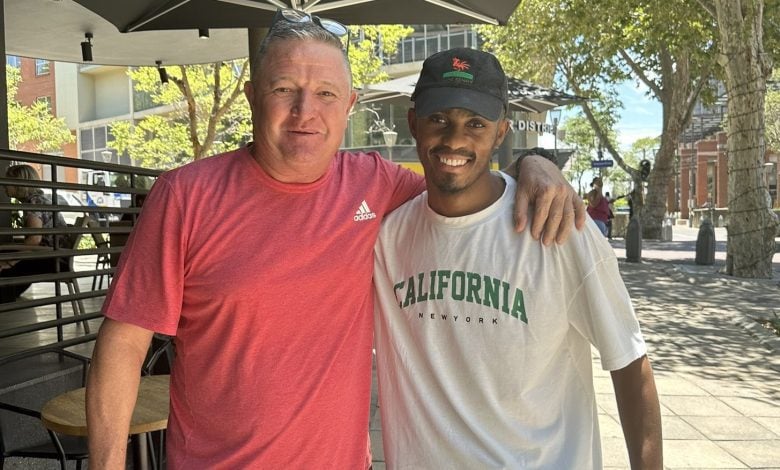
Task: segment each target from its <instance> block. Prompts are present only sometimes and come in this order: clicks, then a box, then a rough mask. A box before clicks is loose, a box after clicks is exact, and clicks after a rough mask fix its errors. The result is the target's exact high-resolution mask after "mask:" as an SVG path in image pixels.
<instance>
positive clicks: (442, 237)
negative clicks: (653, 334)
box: [374, 49, 662, 469]
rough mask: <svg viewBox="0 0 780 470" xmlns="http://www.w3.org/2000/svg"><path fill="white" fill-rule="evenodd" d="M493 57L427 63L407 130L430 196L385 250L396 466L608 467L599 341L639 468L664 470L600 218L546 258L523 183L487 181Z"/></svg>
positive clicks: (500, 104) (500, 178) (407, 211)
mask: <svg viewBox="0 0 780 470" xmlns="http://www.w3.org/2000/svg"><path fill="white" fill-rule="evenodd" d="M506 83H507V82H506V76H505V75H504V72H503V70H502V69H501V65H500V64H499V63H498V61H497V60H496V58H495V57H493V56H492V55H490V54H487V53H484V52H479V51H475V50H471V49H453V50H449V51H445V52H442V53H438V54H435V55H433V56H431V57H430V58H429V59H428V60H426V61H425V63H424V65H423V69H422V72H421V75H420V79H419V81H418V82H417V85H416V88H415V92H414V94H413V95H412V101H414V103H415V105H414V109H411V110H410V111H409V114H408V121H409V127H410V129H411V132H412V135H413V136H414V137H415V139H416V140H417V151H418V155H419V158H420V161H421V162H422V165H423V167H424V169H425V178H426V185H427V192H425V193H423V194H421V195H420V196H418V197H417V198H416V199H413V200H412V201H409V202H407V203H406V204H404V205H403V206H401V207H400V208H399V209H397V210H396V211H395V212H393V213H392V214H390V215H389V216H387V218H386V219H385V222H384V224H383V226H382V228H381V231H380V235H379V241H378V242H377V245H376V249H375V267H374V281H375V282H374V284H375V286H376V289H377V315H376V316H375V339H374V341H375V346H376V352H377V361H378V372H379V396H380V401H381V403H382V406H381V412H382V432H383V439H384V442H383V444H384V452H385V459H386V462H387V466H388V468H390V469H395V468H421V469H430V468H451V469H474V468H480V469H485V468H516V469H538V468H544V469H574V468H576V469H589V468H601V466H602V458H601V444H600V438H599V429H598V420H597V409H596V403H595V393H594V389H593V379H592V371H591V345H593V346H594V347H596V348H597V349H598V350H599V353H600V357H601V364H602V367H603V368H604V369H606V370H609V371H611V373H612V380H613V382H614V386H615V393H616V397H617V403H618V408H619V411H620V417H621V422H622V423H623V431H624V434H625V438H626V442H627V446H628V453H629V457H630V460H631V465H632V468H642V469H660V468H662V449H661V422H660V410H659V404H658V397H657V393H656V389H655V383H654V380H653V373H652V369H651V367H650V363H649V362H648V359H647V355H646V347H645V343H644V340H643V339H642V335H641V333H640V330H639V324H638V322H637V319H636V317H635V315H634V310H633V307H632V305H631V300H630V298H629V296H628V292H627V291H626V288H625V286H624V284H623V282H622V279H621V277H620V274H619V272H618V265H617V259H616V258H615V255H614V253H613V251H612V249H611V248H610V246H609V244H608V243H607V242H606V240H605V239H604V237H603V236H602V235H601V233H600V232H599V231H598V229H597V228H596V226H595V225H594V224H593V222H592V221H590V222H588V224H587V226H586V228H585V230H584V231H582V232H578V233H575V234H573V236H572V237H571V238H570V239H569V241H567V242H566V243H565V244H563V245H560V246H553V247H550V248H543V247H542V245H541V244H540V243H539V242H538V241H535V240H533V239H532V238H531V237H529V236H528V235H527V233H517V232H515V231H514V230H513V228H512V209H511V208H512V197H511V195H512V194H514V186H515V182H514V180H513V179H512V178H510V177H508V176H506V175H504V174H503V173H496V172H491V171H490V159H491V155H492V153H493V152H494V150H495V149H496V148H497V147H498V146H499V144H500V143H501V141H502V140H503V138H504V135H505V133H506V131H507V127H508V122H507V120H506V117H505V116H506V111H507V84H506Z"/></svg>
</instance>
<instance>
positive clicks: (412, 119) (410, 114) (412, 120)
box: [406, 108, 417, 139]
mask: <svg viewBox="0 0 780 470" xmlns="http://www.w3.org/2000/svg"><path fill="white" fill-rule="evenodd" d="M406 122H407V123H408V124H409V132H410V133H411V134H412V137H414V138H415V139H417V112H416V111H415V110H414V108H409V111H407V112H406Z"/></svg>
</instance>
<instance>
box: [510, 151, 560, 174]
mask: <svg viewBox="0 0 780 470" xmlns="http://www.w3.org/2000/svg"><path fill="white" fill-rule="evenodd" d="M515 155H516V157H517V159H516V160H515V168H514V177H515V179H516V180H519V179H520V167H521V165H522V163H523V160H525V159H526V158H527V157H530V156H537V157H542V158H544V159H547V160H549V161H551V162H553V163H555V164H556V165H557V164H558V161H557V159H556V158H555V155H553V154H552V153H551V152H549V151H547V150H545V149H543V148H541V147H534V148H530V149H525V150H521V151H520V152H518V153H517V154H515Z"/></svg>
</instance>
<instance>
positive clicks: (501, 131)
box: [493, 118, 509, 148]
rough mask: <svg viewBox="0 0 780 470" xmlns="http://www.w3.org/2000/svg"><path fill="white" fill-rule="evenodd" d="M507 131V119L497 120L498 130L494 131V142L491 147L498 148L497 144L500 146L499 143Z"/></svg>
mask: <svg viewBox="0 0 780 470" xmlns="http://www.w3.org/2000/svg"><path fill="white" fill-rule="evenodd" d="M507 132H509V119H505V118H504V119H501V120H500V121H499V122H498V130H497V131H496V142H495V144H493V147H495V148H498V147H499V146H501V143H502V142H503V141H504V138H505V137H506V134H507Z"/></svg>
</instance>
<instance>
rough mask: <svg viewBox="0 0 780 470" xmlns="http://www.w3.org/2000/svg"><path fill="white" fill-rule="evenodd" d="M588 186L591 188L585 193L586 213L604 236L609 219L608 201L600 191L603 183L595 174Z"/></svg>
mask: <svg viewBox="0 0 780 470" xmlns="http://www.w3.org/2000/svg"><path fill="white" fill-rule="evenodd" d="M590 187H591V188H593V189H591V190H590V192H588V194H586V195H585V199H586V200H587V201H588V215H590V218H591V219H593V221H594V222H596V226H597V227H598V228H599V230H600V231H601V234H602V235H604V236H605V237H606V236H607V222H608V221H609V201H607V198H605V197H604V194H603V193H602V192H601V191H602V188H603V187H604V183H603V182H602V181H601V178H600V177H598V176H597V177H595V178H593V181H591V183H590Z"/></svg>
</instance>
